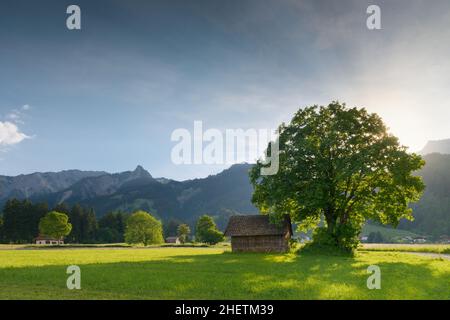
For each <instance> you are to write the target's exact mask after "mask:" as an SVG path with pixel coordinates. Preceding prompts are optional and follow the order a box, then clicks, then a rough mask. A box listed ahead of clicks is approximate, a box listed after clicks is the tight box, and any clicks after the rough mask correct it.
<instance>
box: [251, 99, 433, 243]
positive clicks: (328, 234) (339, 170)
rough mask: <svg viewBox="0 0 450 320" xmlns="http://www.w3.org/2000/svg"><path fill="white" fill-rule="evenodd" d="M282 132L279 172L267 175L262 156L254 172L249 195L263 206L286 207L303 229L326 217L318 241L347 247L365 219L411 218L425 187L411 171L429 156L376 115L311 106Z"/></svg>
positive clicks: (280, 210)
mask: <svg viewBox="0 0 450 320" xmlns="http://www.w3.org/2000/svg"><path fill="white" fill-rule="evenodd" d="M278 134H279V136H278V149H279V150H278V153H277V155H278V157H279V163H280V166H279V170H278V173H277V174H275V175H266V176H264V175H262V174H261V168H262V167H268V166H269V164H266V163H265V162H264V161H258V162H257V164H256V166H254V167H253V168H252V170H251V172H250V180H251V182H252V184H253V186H254V194H253V197H252V201H253V203H254V204H255V205H256V206H257V207H258V208H259V209H260V210H261V212H262V213H265V214H275V215H283V214H289V215H290V216H291V218H292V220H293V221H294V222H296V223H298V224H300V226H301V227H303V228H311V227H316V226H317V225H318V224H319V222H320V221H321V220H322V219H323V220H324V224H325V228H324V229H321V230H318V231H317V233H316V237H315V241H316V242H319V241H320V239H322V240H323V239H324V238H326V239H327V240H326V241H324V242H330V243H333V244H334V245H336V246H338V247H341V248H344V249H351V248H354V247H355V246H356V245H357V240H356V239H357V235H358V234H359V232H360V230H361V226H362V224H363V222H364V221H366V220H367V219H372V220H374V221H379V222H381V223H383V224H391V225H394V226H396V225H397V224H398V222H399V220H400V219H401V218H407V219H411V218H412V214H411V209H410V208H409V203H410V202H414V201H417V200H419V199H420V196H421V193H422V191H423V189H424V184H423V182H422V179H421V178H420V177H417V176H415V175H413V172H415V171H417V170H419V169H420V168H422V166H423V165H424V161H423V159H422V158H421V157H420V156H419V155H417V154H414V153H408V152H407V147H405V146H402V145H400V143H399V141H398V139H397V138H396V137H395V136H393V135H392V134H390V133H389V132H388V129H387V127H386V126H385V124H384V123H383V121H382V119H381V118H380V117H379V116H378V115H377V114H374V113H369V112H367V110H366V109H364V108H348V107H346V106H345V104H340V103H339V102H332V103H331V104H329V105H328V106H311V107H306V108H304V109H300V110H299V111H298V112H297V113H296V114H295V115H294V117H293V119H292V121H291V122H290V123H289V124H287V125H286V124H284V123H283V124H281V125H280V127H279V129H278ZM270 147H271V145H269V150H268V151H269V152H270V151H271V148H270ZM274 152H275V151H274ZM272 158H273V155H272Z"/></svg>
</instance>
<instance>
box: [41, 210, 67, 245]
mask: <svg viewBox="0 0 450 320" xmlns="http://www.w3.org/2000/svg"><path fill="white" fill-rule="evenodd" d="M71 230H72V225H71V224H70V223H69V217H68V216H67V215H66V214H65V213H60V212H56V211H51V212H49V213H47V214H46V215H45V216H44V217H43V218H42V219H41V221H40V222H39V232H40V233H41V234H42V235H45V236H49V237H53V238H56V239H60V238H62V237H64V236H67V235H68V234H69V233H70V231H71Z"/></svg>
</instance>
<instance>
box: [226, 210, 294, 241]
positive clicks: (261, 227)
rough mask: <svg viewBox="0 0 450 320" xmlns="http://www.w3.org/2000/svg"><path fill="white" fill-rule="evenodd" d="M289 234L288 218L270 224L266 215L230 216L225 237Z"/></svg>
mask: <svg viewBox="0 0 450 320" xmlns="http://www.w3.org/2000/svg"><path fill="white" fill-rule="evenodd" d="M288 232H290V234H291V235H292V225H291V220H290V219H289V216H285V218H284V219H283V220H282V221H281V222H280V223H278V224H273V223H270V219H269V216H268V215H260V214H259V215H250V216H231V217H230V220H229V222H228V226H227V228H226V230H225V235H226V236H228V237H231V236H278V235H285V234H286V233H288Z"/></svg>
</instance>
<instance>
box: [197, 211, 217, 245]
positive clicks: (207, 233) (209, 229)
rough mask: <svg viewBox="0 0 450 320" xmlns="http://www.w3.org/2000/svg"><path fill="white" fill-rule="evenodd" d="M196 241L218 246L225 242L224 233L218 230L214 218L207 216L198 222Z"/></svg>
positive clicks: (203, 216)
mask: <svg viewBox="0 0 450 320" xmlns="http://www.w3.org/2000/svg"><path fill="white" fill-rule="evenodd" d="M195 240H197V241H198V242H204V243H208V244H216V243H219V242H220V241H223V233H222V232H220V231H219V230H218V229H217V226H216V223H215V222H214V220H213V218H212V217H210V216H208V215H206V214H205V215H202V216H201V217H200V218H199V219H198V221H197V226H196V228H195Z"/></svg>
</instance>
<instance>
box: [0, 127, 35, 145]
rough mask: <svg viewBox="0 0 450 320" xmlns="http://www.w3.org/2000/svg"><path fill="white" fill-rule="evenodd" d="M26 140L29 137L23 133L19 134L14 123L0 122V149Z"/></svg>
mask: <svg viewBox="0 0 450 320" xmlns="http://www.w3.org/2000/svg"><path fill="white" fill-rule="evenodd" d="M27 138H29V137H28V136H27V135H26V134H25V133H23V132H20V130H19V128H18V127H17V126H16V125H15V124H14V123H12V122H8V121H6V122H1V121H0V147H3V146H11V145H14V144H17V143H19V142H21V141H23V140H24V139H27Z"/></svg>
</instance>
